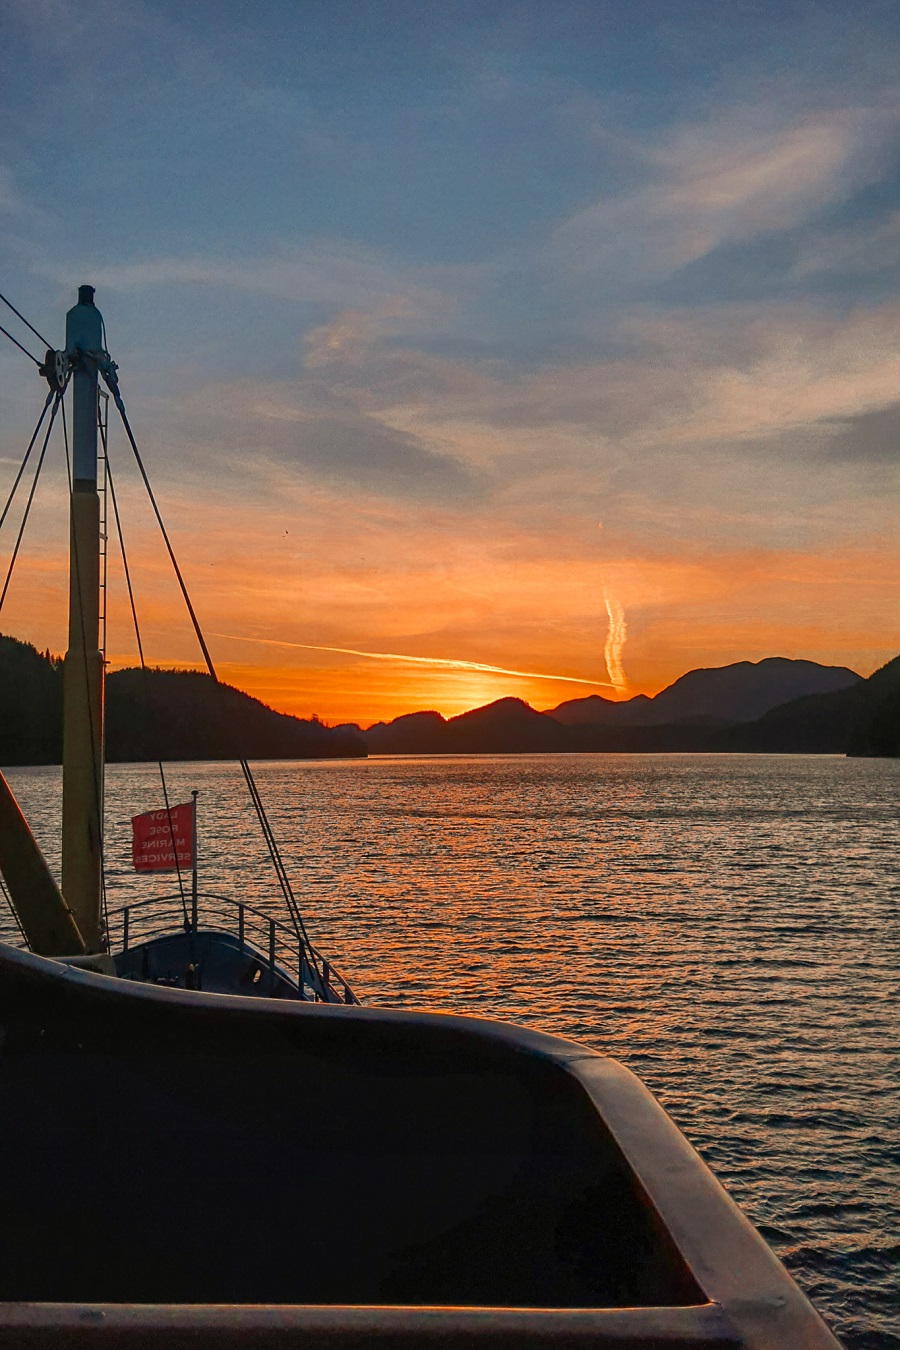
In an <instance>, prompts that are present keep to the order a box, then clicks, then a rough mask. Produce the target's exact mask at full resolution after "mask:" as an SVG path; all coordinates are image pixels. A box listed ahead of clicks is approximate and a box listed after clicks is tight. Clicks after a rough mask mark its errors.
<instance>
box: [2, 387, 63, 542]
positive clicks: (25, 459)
mask: <svg viewBox="0 0 900 1350" xmlns="http://www.w3.org/2000/svg"><path fill="white" fill-rule="evenodd" d="M55 393H56V391H55V390H54V389H51V390H50V392H49V394H48V395H47V399H46V402H45V403H44V407H43V410H42V412H41V415H40V417H39V418H38V421H37V426H36V427H35V429H34V431H33V432H32V435H31V440H30V441H29V442H28V449H27V450H26V451H25V455H24V457H23V459H22V463H21V464H20V465H19V472H18V473H17V474H16V481H15V482H14V483H13V485H12V487H11V488H10V490H9V496H8V497H7V499H6V505H5V506H4V508H3V512H2V514H0V529H2V528H3V522H4V521H5V520H6V517H7V516H8V514H9V508H10V507H11V506H12V504H13V498H14V497H15V495H16V492H17V491H18V488H19V484H20V483H21V481H22V474H23V473H24V472H25V466H26V465H27V463H28V460H29V457H30V455H31V452H32V450H33V449H34V443H35V441H36V440H37V438H38V434H39V432H40V429H41V426H42V424H43V421H44V418H45V417H46V416H47V409H48V408H49V407H50V404H51V403H52V402H53V399H54V396H55Z"/></svg>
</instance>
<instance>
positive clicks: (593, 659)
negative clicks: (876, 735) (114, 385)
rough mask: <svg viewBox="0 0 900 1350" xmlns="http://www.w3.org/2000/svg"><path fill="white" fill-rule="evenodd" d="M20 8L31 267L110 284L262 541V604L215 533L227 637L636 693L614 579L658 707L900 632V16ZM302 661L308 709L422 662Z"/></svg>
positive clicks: (408, 676) (879, 10)
mask: <svg viewBox="0 0 900 1350" xmlns="http://www.w3.org/2000/svg"><path fill="white" fill-rule="evenodd" d="M0 14H2V28H3V38H4V41H3V43H2V44H0V74H2V88H3V99H4V108H3V116H2V123H0V213H2V218H3V227H4V228H3V242H2V244H0V276H2V285H0V289H2V290H3V291H4V292H5V293H7V294H10V295H11V297H12V298H13V299H14V300H15V301H16V302H17V303H18V304H20V306H21V307H22V308H23V310H24V311H25V312H26V313H27V314H28V315H29V316H30V317H31V318H32V319H33V320H34V321H35V322H36V323H37V326H38V327H39V328H41V329H42V331H48V330H49V329H51V328H52V329H53V331H54V332H55V333H57V334H58V335H59V337H58V340H60V341H61V334H62V313H63V311H64V309H65V308H66V307H67V305H68V304H69V303H70V302H71V296H72V293H73V288H74V286H75V285H77V284H78V283H79V282H81V281H85V280H89V281H93V282H94V283H95V284H96V285H97V287H98V302H99V303H100V304H101V307H102V309H103V311H104V314H105V316H106V320H107V327H108V332H109V340H110V345H111V347H112V348H113V350H114V355H115V357H116V359H117V360H118V361H119V363H120V365H121V367H122V379H123V387H124V388H125V391H126V397H127V398H128V400H129V402H130V404H131V406H132V409H133V412H134V415H135V421H136V422H137V424H138V426H139V428H141V429H142V439H143V440H144V441H145V442H146V444H147V446H148V447H149V448H148V457H149V458H150V459H151V462H152V463H153V464H154V466H155V472H156V476H157V478H158V480H159V481H160V482H161V484H162V486H163V489H164V491H165V492H167V493H168V494H170V497H171V509H172V510H173V511H174V512H175V514H176V517H177V516H178V513H179V512H182V514H183V516H184V519H185V521H186V522H187V521H189V520H190V519H191V512H190V508H189V507H188V506H185V505H183V503H184V501H185V499H187V500H188V501H191V502H193V503H196V502H197V501H198V500H202V501H203V503H204V516H205V519H207V520H208V521H209V523H210V529H211V530H212V531H213V532H214V534H215V535H216V536H217V537H221V536H222V534H223V533H225V534H228V533H230V534H231V535H232V536H233V537H240V538H241V539H242V540H246V552H247V553H248V554H250V553H252V554H253V558H248V559H247V560H246V563H245V564H243V566H244V572H243V573H242V575H241V577H238V576H237V575H236V574H235V575H234V576H233V577H232V579H231V582H230V583H229V585H230V586H231V587H232V596H231V598H230V599H229V600H227V601H226V600H225V599H223V594H224V592H225V590H227V587H226V586H225V583H223V582H214V581H213V580H212V579H211V577H209V576H208V575H207V573H208V570H209V569H208V567H207V565H206V564H204V561H203V555H202V554H201V552H200V551H198V552H197V558H196V564H195V566H194V573H195V584H196V585H197V586H198V587H199V588H200V593H201V599H202V604H201V608H203V604H205V605H206V608H207V611H208V612H209V613H210V614H211V616H212V621H213V623H214V624H216V625H217V626H218V627H219V628H220V629H221V630H222V631H223V632H224V631H228V632H233V631H234V629H235V623H234V622H231V623H227V622H225V620H224V619H223V613H224V614H225V617H226V618H227V615H228V613H230V612H231V611H233V610H234V608H235V605H236V604H237V607H238V609H239V610H240V612H241V615H242V616H243V617H242V619H241V623H240V625H239V626H240V627H241V629H242V637H241V640H242V641H243V642H244V643H245V645H246V643H247V639H248V638H251V637H257V638H259V639H265V640H267V641H272V640H273V639H279V638H285V639H289V640H297V641H308V642H309V643H310V644H312V645H316V644H319V645H322V646H329V645H330V646H338V647H347V648H353V649H370V648H371V649H373V650H375V649H377V650H385V651H390V652H398V651H399V652H401V653H402V652H404V651H408V652H409V654H410V655H416V654H418V655H419V656H423V655H424V656H429V657H432V656H433V657H443V656H446V657H447V659H448V661H449V660H454V661H456V660H470V661H472V662H473V663H477V664H484V663H494V664H497V665H501V666H503V667H504V668H509V667H513V668H515V669H524V670H528V671H535V670H542V669H544V668H546V669H548V670H549V671H551V672H557V673H559V674H561V675H565V674H568V675H570V676H572V677H573V678H579V679H581V678H590V679H597V681H598V683H599V682H601V681H603V680H605V679H606V678H607V676H608V671H607V670H606V667H605V658H604V648H605V644H606V642H607V637H608V635H609V632H610V631H611V627H612V626H611V624H610V613H609V607H608V605H607V603H606V599H611V601H612V602H613V605H614V608H615V612H616V613H619V612H621V614H622V616H623V621H622V625H621V626H619V627H618V628H617V631H618V632H619V633H620V635H622V634H624V636H622V637H621V642H622V643H623V644H627V645H624V646H623V647H622V650H620V652H619V656H620V657H621V662H620V665H621V666H622V668H623V669H624V671H625V672H626V674H627V677H628V679H629V687H630V688H633V689H638V688H641V689H652V688H654V687H659V685H660V684H661V683H664V682H665V681H666V680H668V679H669V678H674V677H675V676H676V675H677V674H679V673H681V671H682V670H684V669H687V668H690V667H691V666H694V665H698V664H722V663H723V662H724V661H727V660H733V659H738V658H739V657H741V656H748V657H751V658H753V659H758V658H759V657H761V656H764V655H770V654H773V653H774V652H776V651H777V652H778V653H779V654H784V655H796V656H801V655H803V656H809V657H811V658H813V659H818V660H833V661H839V662H840V663H842V664H843V663H848V664H851V665H855V666H856V667H857V668H859V669H863V668H866V669H871V668H873V666H874V665H876V664H878V663H879V662H880V661H881V660H883V659H886V658H887V656H889V655H893V654H894V651H895V650H896V647H897V645H898V644H897V636H896V630H897V623H896V619H897V604H896V596H895V595H893V594H892V593H891V592H890V589H889V588H888V587H887V586H886V580H885V578H886V576H888V575H889V570H887V569H889V568H890V566H891V564H890V562H889V556H890V550H891V549H892V548H894V547H895V546H896V528H895V526H894V517H893V512H894V510H895V509H896V502H895V498H894V494H895V492H896V486H897V475H896V451H895V447H896V431H897V429H898V428H900V412H898V409H900V392H898V389H900V386H898V375H900V362H898V345H897V344H898V337H900V306H898V268H897V245H898V240H900V212H898V127H900V97H898V76H897V73H896V72H897V69H898V61H897V57H898V52H900V11H898V9H897V7H896V5H888V4H881V3H863V4H857V5H853V6H850V5H847V4H844V3H842V4H822V3H809V4H778V5H775V4H769V3H756V4H749V3H748V4H740V3H735V4H729V5H721V4H716V5H714V4H707V3H672V4H660V3H655V4H651V3H643V4H642V3H631V4H625V3H620V2H617V3H607V4H601V3H594V4H587V3H566V0H562V2H561V3H558V4H555V5H553V6H547V5H538V4H524V3H522V4H513V3H506V4H503V3H496V4H490V3H480V4H461V3H460V4H453V3H447V4H437V5H423V4H421V3H419V4H412V3H410V4H397V3H390V2H384V0H383V2H382V3H378V4H368V3H366V4H364V3H347V4H343V5H340V4H334V3H330V4H328V3H295V4H283V3H269V4H266V3H263V4H256V5H254V6H252V7H250V6H245V5H234V4H228V3H224V4H216V5H211V4H209V5H207V4H205V3H199V4H191V5H188V6H184V5H174V4H147V3H127V2H126V3H117V4H111V3H110V4H101V3H91V0H87V2H86V3H80V4H78V5H76V6H72V5H71V4H69V5H66V4H62V3H57V2H56V0H52V2H49V0H37V2H36V3H35V2H32V3H27V4H26V3H11V2H10V0H6V3H4V4H2V6H0ZM54 325H55V327H54ZM48 335H49V333H48ZM21 362H22V358H20V357H19V356H18V354H17V353H15V352H14V351H12V350H11V349H10V350H9V351H6V350H4V351H2V352H0V407H3V408H5V410H6V411H5V416H4V429H3V432H2V436H3V440H2V443H0V455H2V457H3V458H4V459H5V460H7V461H8V462H9V463H10V464H11V463H12V462H14V461H15V460H16V458H17V456H18V454H20V453H21V451H20V449H19V442H20V441H21V437H22V435H23V434H25V433H26V428H27V423H28V421H29V418H31V420H33V418H32V415H31V414H32V404H34V401H35V399H36V398H37V397H38V393H37V392H36V391H35V390H32V389H29V387H28V385H27V382H26V381H25V377H24V375H23V373H22V370H21V369H20V363H21ZM26 373H27V372H26ZM598 523H602V528H601V529H599V530H598ZM276 527H277V533H276ZM48 528H49V527H48ZM36 530H37V534H36V538H35V543H36V546H37V544H38V543H39V541H40V540H41V539H42V538H43V536H42V535H41V533H40V528H39V527H38V525H37V524H36ZM292 530H293V536H292V533H291V532H292ZM244 532H246V535H245V533H244ZM292 537H293V538H294V539H297V540H299V541H300V542H298V543H297V545H296V549H295V551H294V552H292V553H291V554H290V555H289V556H288V557H285V556H284V554H283V552H279V551H278V549H279V548H280V544H277V543H276V542H275V541H276V540H285V539H291V538H292ZM260 541H261V542H260ZM147 546H148V548H149V539H148V543H147ZM187 547H188V549H189V550H190V548H192V547H193V544H191V543H190V542H189V543H188V544H187ZM882 560H883V561H882ZM224 562H225V559H222V560H220V563H219V564H218V566H219V568H220V573H219V575H223V574H224ZM273 568H274V569H275V571H276V572H277V573H278V574H279V575H280V576H283V577H284V581H283V584H282V587H281V590H282V592H283V597H282V600H281V601H277V600H276V599H274V598H273V597H272V596H271V595H269V594H264V590H265V582H264V578H265V576H266V575H267V574H269V575H271V573H272V569H273ZM348 569H350V571H351V572H352V576H351V575H350V572H348ZM883 569H884V570H883ZM48 584H49V583H48ZM217 587H218V589H217ZM48 594H49V592H48ZM161 595H162V592H160V597H161ZM604 597H606V599H604ZM12 600H13V598H12V597H11V603H12ZM21 603H22V604H23V606H24V600H23V601H22V602H21ZM164 609H165V606H164V604H163V601H162V599H161V598H159V599H158V610H159V614H160V616H161V615H162V614H163V612H164ZM38 610H39V613H40V614H41V615H43V614H44V610H43V609H42V608H40V607H38ZM10 613H11V615H12V617H13V618H14V619H16V622H17V623H19V624H20V626H24V627H25V628H27V627H28V624H29V623H31V624H32V626H34V623H35V621H34V620H33V617H32V616H30V615H29V614H28V613H27V611H26V609H25V608H23V609H22V610H21V612H18V611H16V610H15V608H13V609H12V610H11V611H10ZM17 614H18V618H17ZM48 614H49V611H48ZM548 616H549V617H548ZM41 625H43V627H41ZM37 626H38V627H41V631H40V632H35V633H34V634H32V633H31V632H23V633H22V634H21V635H23V636H33V637H34V639H35V640H38V641H44V640H46V641H57V644H58V641H59V639H58V637H57V632H58V629H57V628H54V626H53V622H52V621H51V620H50V619H49V618H47V619H46V620H44V619H41V620H40V621H39V622H38V623H37ZM173 641H174V640H170V638H169V637H168V636H167V630H166V626H165V624H164V622H163V619H162V617H160V619H159V645H160V657H159V659H172V660H175V659H186V657H184V655H183V649H182V647H181V646H179V645H178V644H177V643H175V645H174V646H173V645H172V642H173ZM220 642H221V643H223V644H224V645H223V647H222V652H223V657H224V659H226V660H227V661H230V662H231V663H232V664H233V666H234V669H235V671H236V672H237V673H239V674H242V675H243V676H244V677H245V679H250V680H253V681H255V685H254V687H255V688H257V689H262V688H263V682H262V676H260V675H258V673H254V671H255V667H254V666H253V661H256V660H258V661H259V663H260V669H262V667H263V665H265V664H266V662H270V661H271V659H272V658H271V655H269V656H266V655H265V652H266V651H269V653H270V654H271V650H272V649H264V648H263V647H262V646H260V647H259V649H258V650H257V651H256V652H255V655H254V656H253V658H252V660H251V659H250V656H249V649H248V650H247V651H244V649H243V648H241V649H240V651H239V649H238V645H237V644H238V639H237V638H235V639H234V641H233V642H232V645H231V646H229V645H228V644H227V643H225V639H220ZM788 648H789V650H788ZM163 649H164V650H163ZM298 650H299V649H298ZM241 652H243V655H241V654H240V653H241ZM123 655H124V651H123ZM607 655H608V654H607ZM285 659H287V658H285ZM291 659H292V660H293V661H294V664H293V665H291V666H290V668H287V667H285V668H284V669H283V670H282V668H281V667H280V666H279V670H280V671H281V673H280V674H279V675H278V676H277V679H276V677H275V675H273V676H272V679H273V681H275V682H274V683H272V684H271V688H270V694H271V697H272V698H273V699H275V700H276V701H277V700H279V699H280V700H281V703H282V704H283V705H284V706H288V704H290V706H292V707H295V708H297V709H298V710H300V709H301V708H302V707H303V706H305V704H304V700H305V699H307V696H308V697H309V698H312V697H314V696H316V697H318V698H319V702H320V703H321V704H322V706H323V707H324V706H331V705H328V704H327V703H323V702H322V701H323V699H325V691H326V689H327V688H329V687H333V688H334V689H337V688H338V687H340V688H345V689H346V691H347V698H350V695H351V693H352V692H353V691H357V692H358V691H359V690H361V689H362V688H363V686H364V685H365V681H366V679H368V678H370V677H371V679H372V680H376V679H382V680H384V679H386V678H387V675H388V673H389V672H384V671H383V669H382V668H383V666H384V663H380V664H379V666H378V671H377V672H376V670H375V668H374V666H373V665H371V664H368V665H367V664H366V663H365V661H363V662H362V663H360V664H358V665H354V664H353V663H352V662H345V663H344V664H342V665H337V666H335V665H334V664H330V665H327V664H322V662H321V661H320V662H319V664H318V665H316V664H315V661H316V658H315V656H314V655H312V654H309V655H308V656H307V657H305V658H302V660H305V661H307V664H306V665H304V664H302V661H301V658H300V657H297V658H296V659H294V658H291ZM325 659H326V658H325V657H324V655H323V657H322V661H324V660H325ZM614 659H617V658H614ZM327 660H328V661H331V662H333V657H328V658H327ZM242 663H243V664H242ZM309 663H313V664H309ZM243 666H246V667H247V669H246V670H244V669H243ZM239 668H240V669H239ZM415 674H416V671H415V670H414V669H413V668H412V667H411V668H410V671H408V672H404V671H403V670H401V669H399V668H398V669H397V671H395V672H394V676H395V683H396V684H397V685H398V687H399V686H400V685H402V686H403V689H404V690H405V691H406V692H405V693H404V695H403V697H414V695H415V697H414V702H418V701H419V695H420V694H421V698H426V699H427V698H428V697H429V696H430V697H431V700H432V701H433V702H436V701H439V700H440V699H443V700H444V704H443V705H442V706H446V707H447V708H448V709H450V708H451V707H453V708H455V707H456V706H462V705H463V704H465V703H466V701H467V699H469V698H470V697H475V696H476V695H475V693H473V691H472V689H470V688H469V687H468V686H465V687H463V685H460V684H458V681H459V680H460V678H461V677H460V675H459V672H458V670H456V669H454V670H452V671H451V670H450V669H449V668H448V672H447V680H448V681H449V682H450V683H447V684H446V686H442V687H440V688H439V687H438V686H437V685H433V686H427V687H425V686H422V687H421V689H420V688H419V687H416V689H415V690H413V689H412V686H411V685H409V681H410V680H412V678H413V675H415ZM235 678H237V674H236V676H235ZM434 678H435V679H436V678H437V677H436V676H435V677H434ZM498 678H499V677H498ZM329 681H330V682H331V684H330V685H329ZM452 681H457V684H453V683H452ZM276 686H277V688H276ZM493 690H495V691H496V693H503V692H523V693H524V694H526V695H527V696H531V694H532V693H534V691H533V690H532V689H530V688H525V686H522V687H521V688H516V689H511V688H508V681H507V684H504V685H503V687H502V688H501V687H500V685H499V684H498V685H496V686H488V685H486V684H480V685H478V688H477V691H476V692H477V698H482V697H483V695H484V694H486V693H490V692H492V691H493ZM320 691H321V692H320ZM454 691H456V692H454ZM387 697H388V695H387V693H384V698H387ZM398 697H399V696H398ZM339 701H340V700H338V702H339ZM345 701H346V700H345ZM375 701H376V702H378V700H377V699H376V700H375ZM401 701H402V700H401ZM334 706H335V707H336V706H337V704H335V705H334ZM341 706H342V707H343V704H342V705H341ZM378 706H379V707H381V706H382V704H379V705H378ZM384 706H387V705H386V704H385V705H384ZM373 707H374V704H373ZM397 708H398V710H399V709H400V704H399V703H398V704H397ZM347 711H349V708H348V709H347Z"/></svg>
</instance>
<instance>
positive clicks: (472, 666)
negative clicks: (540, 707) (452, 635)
mask: <svg viewBox="0 0 900 1350" xmlns="http://www.w3.org/2000/svg"><path fill="white" fill-rule="evenodd" d="M608 604H609V602H608V601H607V607H608ZM624 626H625V625H624V620H623V623H622V627H623V630H624ZM210 637H219V638H228V639H229V640H230V641H232V642H258V643H262V644H263V645H264V646H266V647H297V648H300V650H302V651H305V652H340V653H341V655H342V656H366V657H368V658H369V660H371V661H403V662H406V663H407V664H408V665H413V666H433V667H436V668H438V669H440V670H477V671H480V672H481V673H483V674H487V675H518V676H519V677H520V678H522V679H526V680H558V681H561V682H562V683H564V684H589V685H591V686H592V687H593V688H598V687H599V688H603V689H616V688H618V687H619V686H618V685H616V684H615V683H613V684H610V682H609V680H583V679H580V678H579V677H578V676H577V675H547V674H545V673H543V672H542V671H537V670H507V669H506V667H505V666H486V665H483V664H482V663H481V662H480V661H454V660H451V659H449V658H445V657H441V656H402V655H400V653H398V652H363V651H359V650H358V649H357V648H356V647H319V646H316V645H315V644H314V643H312V642H284V641H282V640H281V639H279V638H253V637H242V636H241V635H240V634H239V633H211V634H210ZM622 640H623V642H624V637H623V639H622ZM608 650H609V642H608V641H607V651H608ZM607 664H608V657H607ZM609 674H610V677H611V678H612V680H613V681H614V680H615V678H616V677H615V675H614V674H613V672H612V670H611V669H610V672H609Z"/></svg>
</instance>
